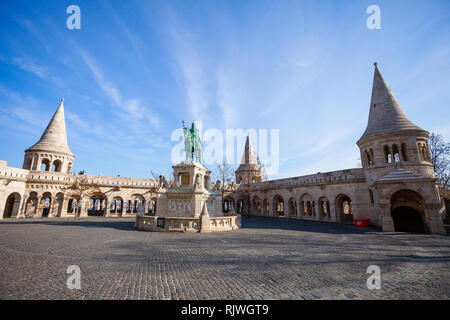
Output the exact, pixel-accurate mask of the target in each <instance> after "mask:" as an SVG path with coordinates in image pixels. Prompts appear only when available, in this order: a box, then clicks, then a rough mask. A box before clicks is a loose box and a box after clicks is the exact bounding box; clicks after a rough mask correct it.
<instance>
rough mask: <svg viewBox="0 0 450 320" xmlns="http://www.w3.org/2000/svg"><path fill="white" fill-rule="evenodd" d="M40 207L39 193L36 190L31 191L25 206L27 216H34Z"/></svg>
mask: <svg viewBox="0 0 450 320" xmlns="http://www.w3.org/2000/svg"><path fill="white" fill-rule="evenodd" d="M37 208H38V194H37V192H35V191H32V192H30V195H29V196H28V199H27V203H26V207H25V216H26V217H33V216H34V215H35V213H36V211H37Z"/></svg>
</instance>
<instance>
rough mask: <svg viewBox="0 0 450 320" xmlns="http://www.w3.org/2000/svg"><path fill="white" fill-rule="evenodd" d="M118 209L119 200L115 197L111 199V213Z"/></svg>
mask: <svg viewBox="0 0 450 320" xmlns="http://www.w3.org/2000/svg"><path fill="white" fill-rule="evenodd" d="M116 210H117V200H116V199H113V201H111V204H110V205H109V213H110V214H114V213H116Z"/></svg>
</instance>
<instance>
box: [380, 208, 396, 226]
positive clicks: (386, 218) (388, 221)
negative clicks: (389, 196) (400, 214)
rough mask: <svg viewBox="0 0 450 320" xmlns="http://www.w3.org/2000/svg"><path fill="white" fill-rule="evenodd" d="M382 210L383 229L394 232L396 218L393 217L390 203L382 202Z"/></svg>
mask: <svg viewBox="0 0 450 320" xmlns="http://www.w3.org/2000/svg"><path fill="white" fill-rule="evenodd" d="M380 208H381V211H382V212H383V231H386V232H394V231H395V227H394V220H392V217H391V210H390V204H389V203H380Z"/></svg>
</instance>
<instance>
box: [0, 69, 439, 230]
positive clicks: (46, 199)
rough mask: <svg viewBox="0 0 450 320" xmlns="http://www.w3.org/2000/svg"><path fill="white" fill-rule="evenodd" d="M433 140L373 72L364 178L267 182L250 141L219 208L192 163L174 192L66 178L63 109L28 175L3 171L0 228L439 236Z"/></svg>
mask: <svg viewBox="0 0 450 320" xmlns="http://www.w3.org/2000/svg"><path fill="white" fill-rule="evenodd" d="M428 136H429V133H428V132H427V131H425V130H423V129H421V128H420V127H418V126H417V125H415V124H414V123H412V122H411V121H410V120H409V119H408V118H407V116H406V114H405V112H404V111H403V109H402V108H401V106H400V104H399V103H398V102H397V100H396V98H395V97H394V95H393V93H392V91H391V89H390V88H389V86H388V85H387V83H386V81H385V80H384V78H383V76H382V75H381V73H380V71H379V70H378V67H377V65H376V64H375V73H374V79H373V88H372V98H371V102H370V109H369V120H368V124H367V128H366V130H365V131H364V133H363V134H362V136H361V138H360V139H359V140H358V141H357V145H358V147H359V148H360V153H361V161H362V168H354V169H346V170H340V171H333V172H325V173H318V174H313V175H307V176H300V177H292V178H287V179H279V180H271V181H262V179H261V169H260V167H259V166H258V164H257V161H256V157H255V155H254V152H253V150H252V148H251V143H250V140H249V139H248V138H247V142H246V146H245V150H244V157H243V159H244V160H243V162H242V164H241V165H240V167H239V168H238V170H237V171H236V184H231V185H229V186H227V192H226V193H225V194H224V197H223V199H222V198H221V195H220V193H218V192H216V191H215V189H216V188H213V187H212V184H211V183H210V181H209V171H208V170H207V169H206V168H205V167H203V166H202V165H201V163H199V162H195V161H186V162H182V163H180V164H178V165H176V166H174V167H173V170H174V172H173V173H174V180H173V182H172V183H169V182H167V181H166V180H165V178H164V177H161V178H160V180H155V179H141V178H124V177H103V176H92V175H84V174H79V175H78V174H72V173H70V170H71V168H72V165H73V161H74V159H75V156H74V155H73V154H72V152H71V150H70V149H69V146H68V144H67V136H66V127H65V120H64V104H63V100H61V104H60V106H59V107H58V109H57V110H56V112H55V114H54V116H53V118H52V119H51V121H50V123H49V125H48V126H47V128H46V130H45V131H44V133H43V135H42V137H41V139H40V140H39V141H38V142H37V143H36V144H35V145H33V146H32V147H30V148H29V149H27V150H26V151H25V157H24V163H23V167H22V169H19V168H13V167H8V166H7V163H6V161H0V219H6V218H32V217H33V218H38V217H74V216H75V215H78V216H81V217H87V216H90V215H103V216H105V217H109V216H135V215H137V217H136V226H137V228H139V229H148V230H157V229H158V228H159V229H164V230H174V231H183V232H210V231H224V230H232V229H235V228H237V227H238V225H239V214H245V215H257V216H271V217H280V218H286V219H287V218H290V219H304V220H317V221H329V222H337V223H339V222H346V221H349V222H351V221H352V220H353V219H354V218H369V219H370V220H371V223H372V224H373V225H376V226H379V227H381V228H382V229H383V230H384V231H411V232H426V233H436V234H443V233H445V229H444V225H443V218H444V212H445V206H444V199H443V197H442V196H441V195H440V193H439V189H438V186H437V184H436V179H435V175H434V171H433V165H432V163H431V159H430V154H429V150H428ZM222 211H223V212H222ZM235 212H237V214H236V213H235Z"/></svg>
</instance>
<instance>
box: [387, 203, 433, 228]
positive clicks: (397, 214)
mask: <svg viewBox="0 0 450 320" xmlns="http://www.w3.org/2000/svg"><path fill="white" fill-rule="evenodd" d="M391 215H392V220H394V228H395V231H398V232H414V233H425V228H424V226H423V221H422V215H421V214H420V213H419V212H418V211H417V210H415V209H413V208H410V207H398V208H396V209H394V210H392V213H391Z"/></svg>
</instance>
